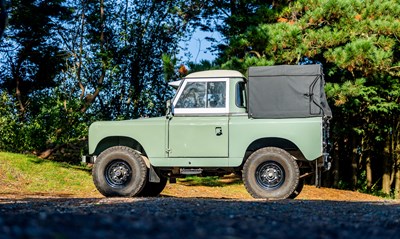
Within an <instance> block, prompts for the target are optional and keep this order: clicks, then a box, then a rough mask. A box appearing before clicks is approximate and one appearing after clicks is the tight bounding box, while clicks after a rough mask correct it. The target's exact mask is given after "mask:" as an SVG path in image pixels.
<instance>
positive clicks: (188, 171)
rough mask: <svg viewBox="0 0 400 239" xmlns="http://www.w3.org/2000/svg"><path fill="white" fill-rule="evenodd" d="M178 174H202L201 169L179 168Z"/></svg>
mask: <svg viewBox="0 0 400 239" xmlns="http://www.w3.org/2000/svg"><path fill="white" fill-rule="evenodd" d="M179 172H180V174H184V175H197V174H201V173H202V172H203V169H202V168H180V169H179Z"/></svg>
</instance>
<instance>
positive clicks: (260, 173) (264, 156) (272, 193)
mask: <svg viewBox="0 0 400 239" xmlns="http://www.w3.org/2000/svg"><path fill="white" fill-rule="evenodd" d="M299 175H300V170H299V166H298V165H297V163H296V161H295V160H294V158H293V157H292V156H291V155H290V154H289V153H288V152H286V151H285V150H283V149H280V148H275V147H266V148H261V149H259V150H257V151H255V152H254V153H253V154H251V155H250V157H249V158H248V159H247V161H246V163H245V164H244V167H243V182H244V185H245V187H246V189H247V191H248V192H249V193H250V195H251V196H253V197H254V198H268V199H286V198H290V197H293V196H292V195H293V193H294V192H295V190H296V188H297V186H298V184H299Z"/></svg>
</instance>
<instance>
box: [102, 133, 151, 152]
mask: <svg viewBox="0 0 400 239" xmlns="http://www.w3.org/2000/svg"><path fill="white" fill-rule="evenodd" d="M113 146H126V147H129V148H131V149H134V150H136V151H138V152H139V153H140V154H142V155H145V156H147V154H146V151H145V150H144V148H143V146H142V145H141V144H140V143H139V142H138V141H137V140H135V139H133V138H130V137H124V136H109V137H106V138H103V139H102V140H100V142H99V143H98V144H97V145H96V148H95V150H94V155H99V154H100V153H101V152H103V151H104V150H106V149H108V148H110V147H113Z"/></svg>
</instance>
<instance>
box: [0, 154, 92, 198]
mask: <svg viewBox="0 0 400 239" xmlns="http://www.w3.org/2000/svg"><path fill="white" fill-rule="evenodd" d="M0 188H1V189H2V190H1V191H2V192H3V193H7V192H10V193H12V192H15V191H17V192H21V193H33V194H35V193H38V194H40V193H42V194H56V195H57V194H70V195H88V196H89V195H91V194H94V193H95V187H94V185H93V182H92V177H91V174H90V169H89V168H87V167H84V166H77V165H70V164H67V163H60V162H54V161H50V160H44V159H40V158H38V157H36V156H29V155H23V154H13V153H5V152H0Z"/></svg>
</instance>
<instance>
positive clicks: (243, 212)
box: [0, 196, 400, 239]
mask: <svg viewBox="0 0 400 239" xmlns="http://www.w3.org/2000/svg"><path fill="white" fill-rule="evenodd" d="M3 238H13V239H16V238H40V239H42V238H72V239H77V238H174V239H176V238H194V239H197V238H207V239H208V238H219V239H232V238H252V239H257V238H279V239H281V238H307V239H313V238H351V239H355V238H374V239H376V238H396V239H398V238H400V204H399V203H398V202H397V203H396V202H392V201H386V202H342V201H341V202H339V201H310V200H307V201H306V200H283V201H263V200H221V199H199V198H196V199H194V198H185V199H184V198H172V197H159V198H93V199H79V198H31V199H18V200H13V199H2V198H1V196H0V239H3Z"/></svg>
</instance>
